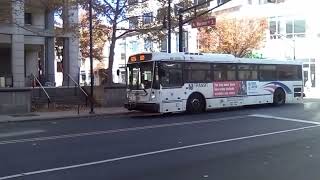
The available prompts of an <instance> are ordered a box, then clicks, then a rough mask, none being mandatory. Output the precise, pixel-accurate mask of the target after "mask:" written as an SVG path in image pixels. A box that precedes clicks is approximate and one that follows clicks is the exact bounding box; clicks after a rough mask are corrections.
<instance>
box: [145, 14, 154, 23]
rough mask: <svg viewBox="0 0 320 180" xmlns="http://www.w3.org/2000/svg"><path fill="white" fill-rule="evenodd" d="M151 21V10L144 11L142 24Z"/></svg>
mask: <svg viewBox="0 0 320 180" xmlns="http://www.w3.org/2000/svg"><path fill="white" fill-rule="evenodd" d="M152 22H153V14H152V12H149V13H145V14H144V15H143V24H150V23H152Z"/></svg>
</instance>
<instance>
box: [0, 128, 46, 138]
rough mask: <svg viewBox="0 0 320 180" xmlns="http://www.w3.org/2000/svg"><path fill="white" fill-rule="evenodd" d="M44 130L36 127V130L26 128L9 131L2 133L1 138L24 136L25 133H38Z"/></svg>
mask: <svg viewBox="0 0 320 180" xmlns="http://www.w3.org/2000/svg"><path fill="white" fill-rule="evenodd" d="M43 132H45V131H44V130H40V129H35V130H25V131H19V132H17V131H15V132H7V133H0V138H6V137H14V136H23V135H29V134H38V133H43Z"/></svg>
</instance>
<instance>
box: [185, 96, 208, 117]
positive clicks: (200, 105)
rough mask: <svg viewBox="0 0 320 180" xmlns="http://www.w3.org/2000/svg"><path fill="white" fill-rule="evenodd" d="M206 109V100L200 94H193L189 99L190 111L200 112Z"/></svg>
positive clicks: (188, 108)
mask: <svg viewBox="0 0 320 180" xmlns="http://www.w3.org/2000/svg"><path fill="white" fill-rule="evenodd" d="M204 111H205V100H204V98H203V97H202V96H201V95H200V94H192V95H191V96H190V97H189V98H188V101H187V112H188V113H200V112H204Z"/></svg>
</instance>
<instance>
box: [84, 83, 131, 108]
mask: <svg viewBox="0 0 320 180" xmlns="http://www.w3.org/2000/svg"><path fill="white" fill-rule="evenodd" d="M84 89H85V90H86V92H88V94H89V95H90V86H86V87H84ZM93 95H94V99H95V101H96V102H97V105H99V106H103V107H122V106H123V104H124V103H125V102H126V97H127V96H126V87H125V86H124V85H120V84H119V85H113V86H110V87H103V86H95V87H94V92H93Z"/></svg>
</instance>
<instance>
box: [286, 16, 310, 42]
mask: <svg viewBox="0 0 320 180" xmlns="http://www.w3.org/2000/svg"><path fill="white" fill-rule="evenodd" d="M286 34H287V36H286V37H287V38H293V37H305V35H306V21H305V20H289V21H287V22H286Z"/></svg>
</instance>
